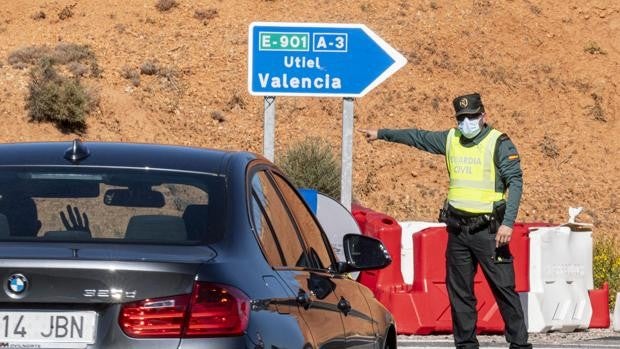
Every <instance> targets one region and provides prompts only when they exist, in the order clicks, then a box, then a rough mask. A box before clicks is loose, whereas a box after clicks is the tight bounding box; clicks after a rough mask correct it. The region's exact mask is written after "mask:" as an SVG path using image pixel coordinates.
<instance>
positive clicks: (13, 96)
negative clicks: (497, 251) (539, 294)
mask: <svg viewBox="0 0 620 349" xmlns="http://www.w3.org/2000/svg"><path fill="white" fill-rule="evenodd" d="M178 3H179V5H178V6H177V7H175V8H173V9H171V10H170V11H167V12H160V11H158V10H157V9H156V8H155V6H154V5H155V1H154V0H153V1H151V0H148V1H137V0H123V1H120V0H110V1H77V0H72V1H65V0H56V1H29V2H24V1H10V2H6V3H5V4H3V6H2V7H0V101H1V102H0V119H1V120H2V127H1V128H0V141H2V142H17V141H39V140H68V139H73V138H75V137H76V135H75V134H64V133H62V132H60V131H58V130H57V129H56V128H55V127H54V126H53V125H50V124H40V123H32V122H30V121H29V117H28V113H27V111H26V110H25V108H24V105H25V100H24V98H25V96H26V92H27V86H28V80H29V75H28V69H16V68H15V67H13V66H11V65H10V64H8V62H7V57H8V56H9V54H10V53H11V52H13V51H14V50H16V49H19V48H23V47H27V46H32V45H48V46H54V45H56V44H58V43H59V42H68V43H78V44H88V45H90V47H91V48H92V50H93V51H94V52H95V54H96V55H97V60H98V63H99V66H100V67H101V68H102V69H103V73H102V75H101V77H100V78H92V77H86V78H83V82H84V83H85V84H88V85H91V86H94V87H96V88H98V89H99V90H100V95H101V102H100V106H99V108H97V109H96V110H95V111H94V112H93V113H92V114H91V115H90V116H89V118H88V130H87V132H86V133H84V134H83V135H80V136H81V137H82V138H84V139H86V140H93V141H94V140H101V141H131V142H161V143H172V144H182V145H193V146H204V147H216V148H225V149H243V150H249V151H253V152H261V151H262V102H263V101H262V98H260V97H253V96H250V95H249V94H248V92H247V87H246V86H247V81H246V80H247V32H248V25H249V24H250V23H251V22H253V21H289V22H299V21H305V22H341V23H364V24H366V25H367V26H369V27H370V28H371V29H373V30H374V31H375V32H376V33H377V34H378V35H380V36H381V37H383V38H384V39H385V40H386V41H387V42H389V43H390V44H391V45H392V46H394V47H395V48H396V49H397V50H398V51H400V52H401V53H403V54H404V55H405V56H406V57H407V59H408V64H407V65H406V66H405V67H404V68H403V69H401V70H400V71H398V72H397V73H396V74H395V75H394V76H392V77H391V78H390V79H388V80H387V81H386V82H385V83H383V84H382V85H380V86H379V87H378V88H376V89H375V90H373V91H371V92H370V93H369V94H368V95H366V96H365V97H363V98H359V99H357V100H356V102H355V126H356V127H364V128H378V127H387V128H406V127H420V128H426V129H432V130H440V129H446V128H449V127H452V126H453V125H454V119H453V117H452V115H453V111H452V107H451V100H452V98H453V97H454V96H456V95H459V94H462V93H468V92H471V91H479V92H480V93H482V95H483V98H484V101H485V105H486V109H487V112H488V115H489V119H490V122H491V123H492V124H493V125H494V126H495V127H497V128H499V129H500V130H502V131H504V132H506V133H508V134H509V135H510V137H511V138H512V139H513V141H514V142H515V144H516V145H517V147H518V149H519V150H520V153H521V158H522V166H523V169H524V173H525V189H524V197H523V201H522V206H521V210H520V215H519V220H521V221H547V222H558V223H559V222H564V221H565V220H566V218H567V209H568V207H569V206H583V207H585V214H583V215H582V216H581V218H582V220H583V221H586V222H592V223H594V224H595V231H596V233H616V231H617V227H618V223H620V215H619V214H618V211H619V206H620V196H619V195H620V194H619V193H618V192H619V189H620V185H619V184H618V178H619V177H618V173H619V172H620V167H619V165H618V161H617V159H618V155H619V152H618V146H619V143H620V138H619V137H618V134H620V128H619V125H618V112H619V111H620V98H619V97H618V95H619V92H620V91H619V86H618V84H619V81H620V80H619V78H618V76H620V67H619V65H620V3H618V2H617V1H613V0H597V1H577V0H566V1H561V2H558V1H554V0H540V1H529V0H505V1H504V0H502V1H500V0H496V1H494V0H472V1H457V2H447V1H405V0H398V1H387V0H372V1H371V0H367V1H333V0H316V1H307V0H306V1H299V0H286V1H285V0H270V1H268V0H253V1H252V0H228V1H223V0H212V1H208V0H207V1H190V0H178ZM70 5H75V6H73V7H70V9H71V12H72V16H70V17H66V18H65V19H62V20H61V19H60V18H59V13H61V11H62V10H63V9H64V8H65V7H67V6H70ZM40 11H42V12H43V13H44V14H45V18H40V17H41V16H40V15H39V16H38V17H39V18H37V19H35V18H36V17H37V16H35V14H37V13H39V12H40ZM197 11H198V12H199V15H197ZM200 14H202V16H200ZM196 17H200V18H196ZM147 60H157V62H158V64H159V65H161V66H164V67H167V68H170V69H171V71H174V72H175V74H174V78H173V79H167V78H165V77H158V76H146V75H142V76H141V77H140V84H139V85H138V86H134V84H132V83H131V82H130V81H129V80H127V79H125V78H123V77H122V75H121V72H122V70H123V68H126V67H129V68H138V67H139V66H140V65H141V64H142V63H144V62H145V61H147ZM341 103H342V102H341V101H340V100H338V99H327V98H284V97H283V98H278V100H277V130H276V138H277V140H276V157H277V156H278V154H282V153H283V151H284V150H285V149H286V148H287V147H288V146H290V145H291V144H293V143H295V142H297V141H299V140H301V139H303V138H304V137H305V136H320V137H324V138H325V139H327V140H329V141H330V142H331V143H332V144H333V145H334V149H339V148H340V136H341V126H340V125H341V124H340V120H341V114H342V106H341ZM214 115H216V116H217V117H214ZM444 166H445V165H444V161H443V158H441V157H438V156H432V155H429V154H425V153H423V152H420V151H417V150H414V149H410V148H407V147H405V146H402V145H395V144H388V143H385V142H375V143H373V144H368V143H366V142H365V140H363V139H362V137H360V136H359V135H356V138H355V140H354V171H353V176H354V190H353V192H354V196H355V198H356V199H357V200H359V201H360V202H361V203H362V204H364V205H366V206H369V207H372V208H374V209H376V210H380V211H384V212H387V213H389V214H391V215H393V216H395V217H396V218H397V219H400V220H405V219H407V220H411V219H415V220H434V219H435V218H436V212H437V209H438V207H439V206H440V203H441V202H442V200H443V198H444V195H445V188H446V186H447V176H446V171H445V167H444Z"/></svg>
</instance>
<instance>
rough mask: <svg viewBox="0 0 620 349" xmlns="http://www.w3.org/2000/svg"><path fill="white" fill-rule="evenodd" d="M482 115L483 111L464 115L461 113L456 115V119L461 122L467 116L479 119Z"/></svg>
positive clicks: (471, 118) (470, 118)
mask: <svg viewBox="0 0 620 349" xmlns="http://www.w3.org/2000/svg"><path fill="white" fill-rule="evenodd" d="M481 116H482V113H478V114H463V115H459V116H457V117H456V120H457V121H458V122H461V121H463V120H465V118H467V119H469V120H476V119H479V118H480V117H481Z"/></svg>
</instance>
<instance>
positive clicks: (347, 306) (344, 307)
mask: <svg viewBox="0 0 620 349" xmlns="http://www.w3.org/2000/svg"><path fill="white" fill-rule="evenodd" d="M338 309H340V311H341V312H342V313H343V314H344V315H345V316H346V315H348V314H349V312H350V311H351V303H349V301H348V300H346V299H345V298H344V297H340V301H338Z"/></svg>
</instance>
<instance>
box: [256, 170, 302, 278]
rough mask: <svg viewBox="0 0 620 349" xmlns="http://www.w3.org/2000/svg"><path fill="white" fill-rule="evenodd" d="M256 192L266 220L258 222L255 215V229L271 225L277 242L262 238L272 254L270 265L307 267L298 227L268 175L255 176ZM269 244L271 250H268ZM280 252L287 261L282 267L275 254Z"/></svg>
mask: <svg viewBox="0 0 620 349" xmlns="http://www.w3.org/2000/svg"><path fill="white" fill-rule="evenodd" d="M252 192H253V197H254V199H255V201H256V204H258V205H259V206H260V208H261V209H262V212H264V215H265V216H266V217H264V218H266V219H264V218H263V217H261V218H260V219H258V220H257V216H256V215H255V214H254V217H253V219H254V225H255V227H257V229H258V227H264V226H265V224H268V225H269V228H270V229H271V230H272V232H273V238H269V237H267V236H264V237H265V238H264V239H263V238H262V237H260V236H259V240H260V241H261V244H263V249H264V250H265V253H266V254H268V256H267V258H268V259H269V262H270V263H274V264H272V265H273V266H287V267H306V266H307V264H308V263H307V262H306V255H305V252H304V249H303V246H302V244H301V241H300V239H299V236H298V234H297V231H296V230H295V226H294V224H293V222H292V221H291V217H290V215H289V213H288V211H287V209H286V207H284V204H283V203H282V200H280V196H279V195H278V192H277V190H276V188H275V187H274V186H273V185H272V183H271V181H270V180H269V178H268V175H267V174H266V173H265V172H264V171H260V172H257V173H256V174H254V176H253V178H252ZM265 233H266V232H265ZM259 234H260V233H259ZM269 244H271V246H268V245H269ZM276 249H277V250H278V253H279V254H280V255H281V257H282V259H283V260H284V261H283V262H282V261H280V263H278V261H277V259H276V258H275V254H274V251H275V250H276ZM272 259H273V260H272Z"/></svg>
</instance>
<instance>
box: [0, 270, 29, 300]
mask: <svg viewBox="0 0 620 349" xmlns="http://www.w3.org/2000/svg"><path fill="white" fill-rule="evenodd" d="M29 284H30V283H29V281H28V278H27V277H25V276H24V275H23V274H13V275H11V276H9V278H8V279H7V281H6V283H5V284H4V291H5V292H6V294H7V295H8V296H9V297H11V298H22V297H24V295H25V293H26V291H27V290H28V286H29Z"/></svg>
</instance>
